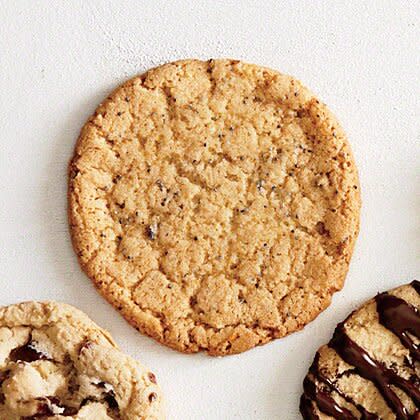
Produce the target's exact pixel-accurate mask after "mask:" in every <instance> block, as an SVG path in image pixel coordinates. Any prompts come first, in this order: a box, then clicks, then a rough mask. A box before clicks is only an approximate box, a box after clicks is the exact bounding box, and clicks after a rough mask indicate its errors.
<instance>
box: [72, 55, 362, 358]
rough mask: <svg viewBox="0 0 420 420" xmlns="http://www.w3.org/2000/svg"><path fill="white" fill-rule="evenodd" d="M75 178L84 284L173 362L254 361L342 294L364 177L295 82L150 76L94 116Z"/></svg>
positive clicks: (230, 70) (170, 71) (252, 70)
mask: <svg viewBox="0 0 420 420" xmlns="http://www.w3.org/2000/svg"><path fill="white" fill-rule="evenodd" d="M69 178H70V179H69V221H70V228H71V234H72V239H73V244H74V248H75V251H76V253H77V255H78V258H79V261H80V264H81V266H82V267H83V269H84V271H85V272H86V273H87V275H88V276H89V277H90V278H91V280H92V281H93V282H94V284H95V286H96V287H97V288H98V289H99V291H100V292H101V293H102V295H103V296H105V298H106V299H107V300H108V301H109V302H111V303H112V305H114V306H115V307H116V308H117V309H118V310H119V311H120V312H121V313H122V315H123V316H124V317H125V318H126V319H127V320H128V321H129V322H130V323H131V324H133V325H134V326H135V327H136V328H137V329H138V330H140V331H141V332H142V333H144V334H147V335H149V336H151V337H153V338H155V339H156V340H158V341H160V342H161V343H163V344H165V345H167V346H170V347H172V348H174V349H177V350H180V351H182V352H197V351H207V352H208V353H210V354H211V355H226V354H232V353H239V352H243V351H245V350H248V349H250V348H252V347H254V346H257V345H260V344H264V343H267V342H269V341H271V340H273V339H275V338H279V337H283V336H285V335H287V334H290V333H292V332H293V331H296V330H299V329H301V328H302V327H303V326H304V325H305V324H307V323H308V322H310V321H311V320H312V319H314V318H315V317H316V316H317V315H318V314H319V313H320V312H321V311H322V310H324V309H325V308H326V307H327V306H328V305H329V303H330V301H331V297H332V295H333V294H334V292H336V291H338V290H340V289H341V288H342V286H343V282H344V278H345V275H346V272H347V269H348V266H349V262H350V258H351V255H352V252H353V247H354V243H355V240H356V237H357V234H358V229H359V209H360V195H359V182H358V175H357V170H356V167H355V163H354V159H353V155H352V153H351V150H350V146H349V144H348V141H347V139H346V136H345V134H344V132H343V130H342V129H341V127H340V125H339V123H338V122H337V120H336V118H335V117H334V116H333V115H332V113H331V112H330V111H329V110H328V109H327V107H326V106H325V105H324V104H322V103H321V102H320V101H319V100H318V99H317V98H316V97H315V96H314V95H313V94H312V93H311V92H310V91H309V90H308V89H307V88H306V87H304V86H303V85H302V84H301V83H300V82H299V81H298V80H296V79H295V78H293V77H290V76H286V75H284V74H281V73H278V72H276V71H274V70H270V69H268V68H264V67H259V66H256V65H252V64H246V63H243V62H240V61H235V60H209V61H199V60H185V61H180V62H175V63H170V64H166V65H163V66H160V67H158V68H155V69H152V70H150V71H148V72H147V73H145V74H143V75H140V76H137V77H135V78H133V79H131V80H129V81H128V82H126V83H124V84H123V85H122V86H120V87H119V88H117V89H116V90H115V92H114V93H112V94H111V95H110V96H109V97H108V98H107V99H106V100H105V101H104V102H103V103H102V104H101V105H100V106H99V107H98V109H97V110H96V112H95V113H94V115H93V116H92V117H91V118H90V119H89V121H88V122H87V123H86V125H85V126H84V127H83V129H82V132H81V134H80V137H79V139H78V142H77V146H76V150H75V153H74V157H73V159H72V160H71V163H70V171H69Z"/></svg>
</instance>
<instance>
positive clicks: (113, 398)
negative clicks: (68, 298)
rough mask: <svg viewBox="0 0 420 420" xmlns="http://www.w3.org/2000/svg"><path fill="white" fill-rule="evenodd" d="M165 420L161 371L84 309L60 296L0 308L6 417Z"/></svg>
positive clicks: (0, 380)
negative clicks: (122, 345) (125, 349)
mask: <svg viewBox="0 0 420 420" xmlns="http://www.w3.org/2000/svg"><path fill="white" fill-rule="evenodd" d="M41 418H48V419H78V420H107V419H109V420H134V419H136V420H137V419H143V420H146V419H149V420H152V419H153V420H160V419H163V418H164V416H163V414H162V396H161V391H160V389H159V387H158V385H157V384H156V377H155V375H154V374H153V373H151V372H150V371H148V370H147V369H146V368H145V367H144V366H143V365H141V364H140V363H138V362H137V361H135V360H133V359H131V358H130V357H128V356H126V355H124V354H123V353H121V351H119V350H118V348H117V346H116V344H115V343H114V341H113V340H112V338H111V337H110V335H109V334H108V333H107V332H106V331H104V330H102V329H101V328H99V327H98V326H97V325H96V324H95V323H94V322H93V321H91V320H90V319H89V318H88V317H87V316H86V315H85V314H84V313H82V312H80V311H79V310H77V309H76V308H73V307H72V306H69V305H66V304H62V303H55V302H25V303H20V304H17V305H11V306H7V307H3V308H0V419H5V420H6V419H7V420H18V419H24V420H29V419H41Z"/></svg>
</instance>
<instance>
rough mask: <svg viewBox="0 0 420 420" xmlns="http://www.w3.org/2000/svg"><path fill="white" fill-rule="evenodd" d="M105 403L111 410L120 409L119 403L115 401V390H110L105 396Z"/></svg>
mask: <svg viewBox="0 0 420 420" xmlns="http://www.w3.org/2000/svg"><path fill="white" fill-rule="evenodd" d="M104 401H105V402H106V403H107V404H108V406H109V408H110V409H111V410H116V409H118V402H117V400H116V399H115V392H114V391H113V390H110V391H108V392H107V393H106V394H105V396H104Z"/></svg>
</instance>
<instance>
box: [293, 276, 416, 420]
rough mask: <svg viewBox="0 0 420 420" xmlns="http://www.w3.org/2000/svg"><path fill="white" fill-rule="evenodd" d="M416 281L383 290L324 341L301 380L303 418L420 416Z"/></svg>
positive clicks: (365, 419) (382, 419) (352, 419)
mask: <svg viewBox="0 0 420 420" xmlns="http://www.w3.org/2000/svg"><path fill="white" fill-rule="evenodd" d="M419 345H420V282H418V281H413V282H412V283H410V284H407V285H404V286H401V287H398V288H396V289H393V290H391V291H389V292H385V293H381V294H379V295H377V296H376V297H375V298H373V299H371V300H369V301H368V302H366V303H365V304H364V305H363V306H362V307H361V308H360V309H358V310H356V311H354V312H353V313H352V314H350V316H349V317H348V318H347V319H346V320H345V321H344V322H342V323H341V324H339V325H338V326H337V328H336V330H335V332H334V335H333V338H332V339H331V341H330V342H329V343H328V344H327V345H325V346H322V347H321V348H320V349H319V350H318V352H317V354H316V356H315V360H314V362H313V364H312V366H311V368H310V370H309V373H308V375H307V376H306V378H305V380H304V394H303V396H302V398H301V404H300V410H301V413H302V416H303V418H304V419H307V420H313V419H314V420H324V419H325V420H327V419H335V418H337V419H344V420H357V419H361V420H395V419H397V420H418V419H420V347H419Z"/></svg>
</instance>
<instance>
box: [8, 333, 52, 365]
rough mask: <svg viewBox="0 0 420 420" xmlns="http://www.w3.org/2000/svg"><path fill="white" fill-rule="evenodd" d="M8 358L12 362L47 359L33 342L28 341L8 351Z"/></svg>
mask: <svg viewBox="0 0 420 420" xmlns="http://www.w3.org/2000/svg"><path fill="white" fill-rule="evenodd" d="M9 357H10V360H11V361H12V362H28V363H31V362H35V361H36V360H49V357H48V356H47V354H45V353H43V352H41V351H38V350H37V349H36V347H35V345H34V343H33V342H32V341H31V339H29V341H28V342H27V343H26V344H24V345H23V346H20V347H17V348H15V349H13V350H12V351H11V352H10V356H9Z"/></svg>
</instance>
